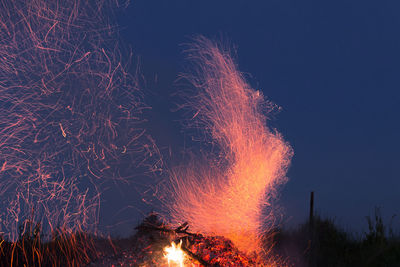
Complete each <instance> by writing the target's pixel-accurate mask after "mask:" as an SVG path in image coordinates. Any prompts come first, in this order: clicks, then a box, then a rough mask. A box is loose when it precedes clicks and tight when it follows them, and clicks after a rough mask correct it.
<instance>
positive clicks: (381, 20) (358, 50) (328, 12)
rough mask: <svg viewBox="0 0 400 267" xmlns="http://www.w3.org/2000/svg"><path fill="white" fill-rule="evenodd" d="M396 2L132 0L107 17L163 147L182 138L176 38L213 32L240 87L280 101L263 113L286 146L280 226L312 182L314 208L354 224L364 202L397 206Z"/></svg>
mask: <svg viewBox="0 0 400 267" xmlns="http://www.w3.org/2000/svg"><path fill="white" fill-rule="evenodd" d="M399 10H400V2H398V1H369V0H364V1H358V0H357V1H344V0H337V1H308V0H305V1H288V0H279V1H278V0H258V1H244V0H243V1H232V0H231V1H227V0H220V1H211V0H204V1H187V0H179V1H178V0H169V1H154V0H137V1H132V3H131V4H130V6H129V7H128V8H127V9H126V10H125V11H123V12H122V13H118V23H119V26H120V27H121V35H122V38H123V39H124V40H125V41H126V42H127V43H128V44H129V45H131V46H132V48H133V52H134V53H135V54H136V56H138V57H140V63H141V70H142V73H143V75H144V77H145V79H146V99H147V100H146V101H147V103H148V104H149V105H151V106H152V107H153V110H152V111H151V113H150V115H149V116H150V122H151V123H150V129H149V132H150V133H151V134H153V136H154V138H155V140H156V141H157V143H158V144H159V146H160V148H162V149H163V151H166V149H165V148H168V147H169V146H171V147H172V148H173V149H172V151H173V153H179V151H180V150H182V149H183V146H184V141H183V136H184V135H183V134H182V131H183V129H182V128H181V126H180V124H179V122H178V120H181V119H183V118H182V117H181V115H182V114H181V113H179V112H172V111H171V110H172V109H173V108H174V103H176V102H177V101H178V99H177V98H176V96H172V94H173V93H176V92H177V91H178V90H179V89H182V88H179V84H176V83H175V81H176V78H177V76H178V74H179V73H180V72H182V71H184V66H185V64H186V63H185V61H184V55H183V54H182V50H183V47H182V44H183V43H187V42H188V41H190V37H191V36H193V35H195V34H202V35H205V36H206V37H209V38H213V39H220V38H221V36H222V37H223V39H224V40H225V41H229V42H230V43H231V44H233V45H234V46H235V47H236V48H237V59H238V64H239V68H240V70H241V71H242V72H245V73H248V78H249V82H250V83H251V85H252V86H253V87H254V88H257V89H260V90H262V91H263V92H264V95H265V96H267V97H268V99H269V100H271V101H273V102H274V103H276V104H278V105H279V106H281V107H282V111H281V112H280V113H279V114H277V115H276V117H275V118H274V119H273V121H272V122H271V123H272V125H273V127H276V128H277V129H278V130H279V131H280V132H281V133H282V134H283V135H284V137H285V138H286V140H288V141H289V142H290V144H291V145H292V146H293V148H294V152H295V154H294V158H293V161H292V165H291V168H290V171H289V174H288V176H289V182H288V183H287V184H286V186H285V187H284V189H283V191H282V194H281V200H280V203H281V204H282V206H283V207H284V208H285V217H286V218H287V219H286V220H288V224H289V225H293V224H296V223H299V222H302V221H304V220H305V218H306V216H307V214H308V198H309V193H310V191H312V190H314V191H315V192H316V193H315V194H316V210H317V211H318V212H319V213H320V214H322V215H324V216H330V217H335V218H336V221H337V222H338V223H339V224H341V225H342V226H344V227H345V228H346V229H352V230H353V229H356V230H359V231H360V230H361V229H363V228H366V220H365V216H367V215H369V214H372V212H373V210H374V207H375V206H378V207H381V208H382V212H383V214H384V215H385V217H387V218H389V217H390V216H392V215H394V214H398V215H399V216H400V205H399V203H400V172H399V171H400V156H399V149H400V138H399V137H400V124H399V115H400V91H399V88H400V75H399V74H400V16H399V15H398V12H399ZM172 158H174V154H173V155H172ZM110 203H111V202H110ZM106 208H107V204H106ZM393 223H394V225H400V217H396V218H395V220H394V221H393Z"/></svg>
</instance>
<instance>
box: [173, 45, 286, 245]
mask: <svg viewBox="0 0 400 267" xmlns="http://www.w3.org/2000/svg"><path fill="white" fill-rule="evenodd" d="M188 52H189V57H190V58H191V59H193V60H194V63H195V66H194V67H195V70H196V73H195V75H193V76H190V77H188V78H189V80H190V81H191V83H192V84H193V85H194V86H195V87H196V88H197V90H198V95H197V97H196V101H194V102H192V103H191V107H192V108H194V109H195V110H194V112H195V114H196V115H195V116H194V117H195V120H196V121H195V123H198V124H201V126H203V127H204V129H206V130H207V132H208V133H209V135H210V136H211V137H212V144H213V145H216V146H217V147H218V148H219V151H220V152H219V154H218V155H214V156H211V157H208V159H207V160H206V164H198V163H197V164H196V163H192V166H190V167H186V168H181V169H178V170H175V171H173V172H172V174H171V187H172V190H171V191H172V192H171V195H172V198H173V201H172V204H169V205H168V208H169V213H170V216H171V217H172V221H173V222H174V223H179V222H182V221H187V222H189V224H190V225H191V227H192V228H193V230H195V231H198V232H202V233H205V234H215V235H222V236H225V237H227V238H230V239H231V240H232V241H233V242H234V243H235V245H236V246H237V247H238V248H239V249H241V250H242V251H246V252H250V251H257V250H259V249H260V238H259V237H260V233H261V227H262V226H263V225H265V223H271V222H272V221H273V220H274V215H273V214H272V209H271V208H270V210H271V212H270V214H269V215H265V214H264V212H263V211H265V208H266V207H270V206H271V205H272V201H273V199H274V198H275V193H276V188H277V186H278V185H280V184H283V183H284V182H285V181H286V177H285V175H286V171H287V168H288V166H289V163H290V159H291V156H292V149H291V147H290V146H289V145H288V144H287V143H286V142H285V141H284V140H283V139H282V137H281V135H280V134H279V133H278V132H276V131H275V130H274V131H273V130H270V129H269V128H268V127H267V126H266V125H265V123H266V116H265V115H264V114H263V112H262V111H263V110H262V109H263V108H266V109H267V111H270V110H271V109H272V107H273V105H272V104H271V103H269V102H266V101H265V100H264V98H263V96H262V94H261V93H260V92H259V91H255V90H253V89H252V88H251V87H250V86H249V85H248V84H247V82H246V81H245V79H244V77H243V76H242V74H241V73H240V72H239V71H238V70H237V68H236V65H235V63H234V61H233V60H232V58H231V56H230V54H229V53H228V52H227V51H224V50H223V49H221V47H220V46H218V45H217V44H215V43H213V42H211V41H210V40H208V39H206V38H203V37H200V38H198V41H197V43H196V44H194V45H193V47H192V49H190V50H189V51H188ZM210 158H211V160H210ZM218 159H222V160H218ZM215 162H217V163H216V164H215ZM264 230H265V228H264Z"/></svg>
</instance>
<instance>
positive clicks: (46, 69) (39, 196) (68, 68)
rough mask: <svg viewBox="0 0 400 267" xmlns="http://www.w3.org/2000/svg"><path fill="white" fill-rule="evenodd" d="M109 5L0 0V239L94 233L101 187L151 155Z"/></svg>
mask: <svg viewBox="0 0 400 267" xmlns="http://www.w3.org/2000/svg"><path fill="white" fill-rule="evenodd" d="M111 5H115V3H109V2H108V1H89V0H83V1H78V0H53V1H45V0H33V1H28V0H17V1H12V0H0V166H1V169H0V207H1V209H0V236H3V237H6V238H9V239H10V240H15V239H16V238H17V237H18V235H19V233H18V228H19V227H20V226H23V225H24V224H25V225H26V223H27V222H35V223H36V222H40V223H41V225H42V227H43V229H44V230H48V231H54V230H55V229H67V230H77V229H85V230H87V229H94V228H95V227H96V224H97V221H98V212H99V203H100V194H101V192H102V189H103V187H104V186H105V183H107V181H110V180H112V181H115V180H123V181H126V180H129V179H130V176H129V175H130V173H129V172H130V171H132V169H134V168H135V167H136V166H138V165H139V164H142V166H143V164H144V163H149V162H148V161H145V160H144V159H146V158H149V157H151V155H155V153H154V152H157V151H156V149H155V147H154V146H153V142H152V141H151V140H150V139H147V138H146V134H145V132H144V131H143V129H140V128H139V126H138V122H140V120H139V119H138V118H139V117H140V113H141V112H142V110H143V108H145V106H144V105H143V104H142V99H141V93H140V91H139V88H138V81H137V78H136V77H134V76H132V75H130V74H129V73H130V70H129V68H131V67H130V66H129V65H127V64H128V63H129V60H127V59H126V56H122V55H121V52H120V49H119V44H118V42H117V40H118V38H117V33H116V31H115V26H114V25H113V24H112V23H111V20H110V19H109V18H110V13H111V12H112V11H110V10H112V8H109V7H111ZM123 57H125V58H123ZM153 166H154V165H153V164H150V163H149V166H145V167H146V169H147V170H148V168H147V167H150V168H152V167H153Z"/></svg>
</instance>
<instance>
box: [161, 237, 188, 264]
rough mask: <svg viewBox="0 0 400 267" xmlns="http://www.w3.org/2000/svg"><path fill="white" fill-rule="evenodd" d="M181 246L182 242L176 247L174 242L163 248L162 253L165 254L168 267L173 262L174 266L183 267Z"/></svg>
mask: <svg viewBox="0 0 400 267" xmlns="http://www.w3.org/2000/svg"><path fill="white" fill-rule="evenodd" d="M181 246H182V240H181V242H179V244H178V245H176V244H175V242H172V243H171V246H168V247H166V248H164V252H165V253H166V254H165V255H164V257H165V258H167V260H168V265H170V263H171V262H173V263H174V265H179V267H183V266H184V264H183V262H184V261H185V252H183V250H182V249H181Z"/></svg>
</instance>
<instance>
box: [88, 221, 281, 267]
mask: <svg viewBox="0 0 400 267" xmlns="http://www.w3.org/2000/svg"><path fill="white" fill-rule="evenodd" d="M188 227H189V226H188V224H187V223H184V224H183V225H181V226H180V227H178V228H176V229H173V228H171V227H170V226H168V225H166V224H164V223H162V222H161V221H160V220H159V219H158V216H157V215H156V214H151V215H150V216H148V217H147V218H146V219H145V220H144V221H143V223H141V224H140V225H139V226H138V227H136V229H137V233H136V234H135V236H134V238H133V240H132V244H133V247H132V249H131V250H130V251H125V252H124V253H123V255H121V257H120V258H119V259H118V260H117V261H118V263H117V264H115V259H114V261H113V262H114V263H113V264H115V265H116V266H122V265H123V266H165V267H167V266H169V267H175V266H179V267H183V266H190V267H200V266H207V267H208V266H210V267H211V266H275V265H271V264H269V262H268V261H267V260H265V259H263V257H262V256H261V255H259V254H257V253H252V254H246V253H244V252H242V251H240V250H239V249H238V248H237V247H235V245H234V244H233V243H232V241H230V240H229V239H227V238H225V237H222V236H206V235H202V234H196V233H191V232H189V231H188ZM118 264H119V265H118ZM110 265H111V264H110V262H105V261H104V260H103V262H102V263H99V262H97V263H96V265H95V266H110ZM93 266H94V265H93Z"/></svg>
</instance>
